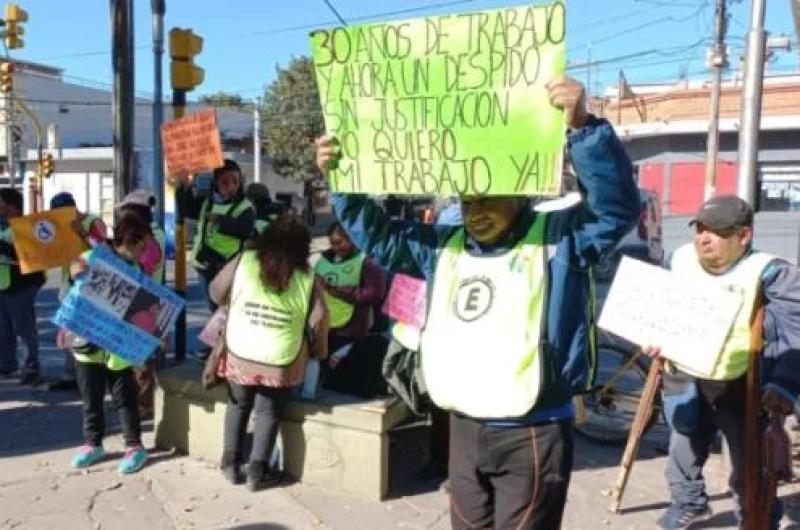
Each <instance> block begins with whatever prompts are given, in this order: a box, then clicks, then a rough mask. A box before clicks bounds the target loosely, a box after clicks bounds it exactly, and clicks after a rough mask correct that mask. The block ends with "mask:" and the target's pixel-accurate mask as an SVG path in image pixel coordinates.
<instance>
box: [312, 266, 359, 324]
mask: <svg viewBox="0 0 800 530" xmlns="http://www.w3.org/2000/svg"><path fill="white" fill-rule="evenodd" d="M365 259H366V256H364V253H363V252H357V253H356V255H355V256H352V257H351V258H350V259H347V260H345V261H340V262H336V263H334V262H332V261H330V260H328V259H326V258H325V257H324V256H323V257H320V258H319V261H317V263H316V265H315V266H314V272H315V273H317V274H318V275H319V276H322V277H323V278H325V280H326V281H327V282H328V283H329V284H331V285H333V286H336V287H357V286H359V285H361V271H362V270H363V268H364V260H365ZM324 297H325V305H326V306H327V307H328V313H329V315H330V319H331V324H330V325H331V329H339V328H342V327H344V326H346V325H347V323H348V322H350V319H351V318H353V312H354V311H355V309H356V308H355V306H354V305H353V304H351V303H349V302H346V301H345V300H342V299H341V298H337V297H336V296H333V295H332V294H328V293H327V292H325V295H324Z"/></svg>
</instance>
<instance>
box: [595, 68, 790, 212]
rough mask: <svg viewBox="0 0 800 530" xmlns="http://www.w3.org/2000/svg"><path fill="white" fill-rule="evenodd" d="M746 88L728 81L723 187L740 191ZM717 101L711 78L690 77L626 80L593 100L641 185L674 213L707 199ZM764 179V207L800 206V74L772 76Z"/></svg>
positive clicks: (765, 116)
mask: <svg viewBox="0 0 800 530" xmlns="http://www.w3.org/2000/svg"><path fill="white" fill-rule="evenodd" d="M741 86H742V82H741V79H738V78H737V79H734V80H727V81H725V82H724V83H723V87H722V93H721V105H720V152H719V157H718V163H717V173H716V178H717V193H735V192H736V179H737V173H738V164H737V160H738V154H737V149H738V128H739V109H740V104H741ZM619 94H621V95H622V97H621V98H620V97H618V95H619ZM709 99H710V89H709V83H708V82H707V81H703V82H691V81H686V80H684V81H681V82H679V83H677V84H670V85H635V86H630V85H627V84H625V83H621V85H620V88H615V89H610V90H609V91H608V92H607V93H606V96H605V97H604V98H596V99H595V100H593V101H592V107H593V109H594V112H596V113H598V114H601V115H603V116H605V117H606V118H607V119H608V120H609V121H611V122H612V123H613V124H614V126H615V127H616V130H617V133H618V134H619V136H620V138H621V139H622V141H623V142H624V143H625V146H626V149H627V151H628V153H629V154H630V156H631V159H632V160H633V161H634V164H635V165H636V167H637V170H638V175H639V182H640V185H641V186H642V187H644V188H650V189H654V190H656V191H657V192H658V193H659V195H660V196H661V198H662V202H663V207H664V212H665V213H666V214H675V215H682V214H689V213H692V212H693V211H695V210H696V209H697V207H698V206H699V205H700V204H701V203H702V200H703V193H704V181H705V160H706V141H707V135H708V114H709ZM758 179H759V186H760V190H761V193H760V207H761V209H762V210H788V209H799V210H800V75H781V76H767V77H766V78H765V81H764V96H763V102H762V118H761V135H760V146H759V156H758Z"/></svg>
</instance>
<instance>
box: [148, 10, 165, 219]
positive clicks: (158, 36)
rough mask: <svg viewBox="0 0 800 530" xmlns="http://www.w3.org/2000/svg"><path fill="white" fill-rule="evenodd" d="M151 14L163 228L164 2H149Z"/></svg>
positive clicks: (156, 150) (158, 189)
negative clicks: (162, 58)
mask: <svg viewBox="0 0 800 530" xmlns="http://www.w3.org/2000/svg"><path fill="white" fill-rule="evenodd" d="M150 7H151V11H152V13H153V15H152V16H153V65H154V68H153V84H154V87H153V183H152V184H153V187H154V188H155V195H156V200H157V202H158V204H156V222H157V223H158V226H160V227H161V228H166V227H165V226H164V155H163V152H162V145H161V124H162V123H164V101H163V99H164V97H163V95H162V93H161V92H162V87H161V85H162V70H163V68H162V63H161V57H162V56H163V55H164V12H165V11H166V6H165V2H164V0H151V1H150Z"/></svg>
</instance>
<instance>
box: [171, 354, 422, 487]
mask: <svg viewBox="0 0 800 530" xmlns="http://www.w3.org/2000/svg"><path fill="white" fill-rule="evenodd" d="M201 371H202V369H201V367H200V365H198V364H195V363H184V364H182V365H179V366H175V367H173V368H169V369H167V370H163V371H161V372H159V374H158V387H157V388H156V400H155V408H156V412H155V426H156V427H155V428H156V433H155V434H156V445H157V446H158V447H160V448H165V449H173V448H176V449H179V450H181V451H185V452H186V453H187V454H189V455H191V456H194V457H197V458H200V459H202V460H207V461H210V462H219V459H220V457H221V455H222V429H223V422H224V417H225V407H226V404H227V400H228V397H227V390H226V387H225V385H220V386H218V387H216V388H214V389H212V390H208V391H207V390H204V389H203V387H202V385H201V384H200V374H201ZM409 415H410V411H409V410H408V408H407V407H406V406H405V405H404V404H403V403H402V402H401V401H400V400H398V399H397V398H393V397H392V398H386V399H376V400H363V399H360V398H356V397H353V396H348V395H345V394H339V393H336V392H322V393H321V395H320V396H319V397H318V398H317V400H315V401H306V400H293V401H291V402H290V403H289V407H288V409H287V412H286V415H285V417H284V421H283V422H282V426H281V439H280V443H281V447H282V455H283V465H284V470H285V471H286V472H288V473H289V474H290V475H292V476H293V477H295V478H296V479H298V480H301V481H303V482H307V483H311V484H315V485H319V486H323V487H325V488H327V489H332V490H336V491H340V492H343V493H346V494H350V495H353V496H356V497H359V498H361V499H365V500H371V501H379V500H382V499H383V498H384V497H385V496H386V494H387V492H388V490H389V436H388V433H389V431H390V430H391V429H392V428H393V427H395V426H396V425H398V424H399V423H401V422H402V421H403V420H405V419H406V418H407V417H408V416H409Z"/></svg>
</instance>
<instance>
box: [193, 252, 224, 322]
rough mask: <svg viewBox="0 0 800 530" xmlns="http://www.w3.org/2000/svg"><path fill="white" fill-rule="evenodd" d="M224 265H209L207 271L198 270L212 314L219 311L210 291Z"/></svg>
mask: <svg viewBox="0 0 800 530" xmlns="http://www.w3.org/2000/svg"><path fill="white" fill-rule="evenodd" d="M224 265H225V264H224V263H223V264H222V265H208V267H206V268H205V269H197V274H198V276H200V282H201V283H202V284H203V290H204V291H205V294H206V300H207V301H208V308H209V309H210V310H211V313H214V311H216V310H217V304H215V303H214V301H213V300H212V299H211V293H210V292H209V289H210V288H211V282H213V281H214V278H216V276H217V274H219V271H221V270H222V268H223V267H224Z"/></svg>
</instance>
